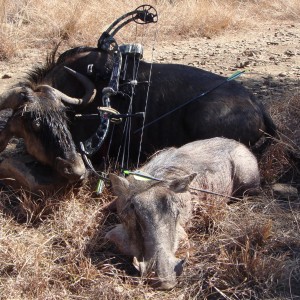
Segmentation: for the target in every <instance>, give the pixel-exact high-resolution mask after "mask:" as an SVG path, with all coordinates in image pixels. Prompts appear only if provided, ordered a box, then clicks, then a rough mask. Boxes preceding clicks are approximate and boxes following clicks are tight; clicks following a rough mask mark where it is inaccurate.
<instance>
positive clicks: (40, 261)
mask: <svg viewBox="0 0 300 300" xmlns="http://www.w3.org/2000/svg"><path fill="white" fill-rule="evenodd" d="M94 186H95V182H91V186H88V185H86V186H84V187H80V188H75V187H74V188H71V189H69V190H68V191H65V192H63V193H62V194H61V195H56V196H51V197H49V196H48V197H44V201H45V202H44V203H45V205H46V206H47V207H48V209H47V210H41V209H36V202H37V201H39V199H35V198H34V197H32V196H28V195H26V194H25V193H23V194H22V195H21V197H19V198H17V199H13V195H11V197H10V200H11V201H10V203H7V199H5V195H6V194H4V193H2V194H1V203H2V204H5V207H2V210H1V211H2V214H1V215H0V223H1V224H0V226H1V227H0V228H1V231H0V262H1V263H0V293H1V299H129V298H132V299H158V298H161V299H168V300H169V299H176V298H179V299H270V298H272V297H275V296H277V297H280V299H290V297H292V295H293V296H296V295H299V292H300V290H299V281H300V272H299V271H300V270H299V260H300V251H299V249H300V240H299V238H298V237H299V234H300V227H299V220H300V213H299V209H300V205H299V201H289V200H280V199H274V196H273V195H272V193H271V192H270V191H269V190H265V191H264V192H263V193H262V195H261V196H260V197H253V198H246V199H244V201H243V202H235V203H231V204H230V205H225V204H224V203H223V204H222V205H220V203H222V201H220V199H213V198H211V199H210V201H207V202H203V203H201V204H198V205H196V206H195V211H194V217H193V219H192V220H191V223H190V225H189V229H188V235H189V240H190V243H191V245H192V247H191V249H190V260H189V261H188V264H187V266H186V269H185V272H184V274H183V275H182V276H181V277H180V278H179V284H178V285H177V286H176V288H174V289H173V290H172V291H169V292H160V291H156V290H153V289H151V288H150V287H148V286H147V285H145V284H144V282H143V280H142V279H141V278H139V277H138V274H137V273H136V271H135V270H134V268H133V267H132V266H131V262H130V258H128V257H124V256H122V255H119V254H118V251H117V250H116V249H115V248H114V246H112V245H111V244H108V243H107V242H106V241H105V240H104V235H105V233H106V232H107V231H108V230H109V229H110V228H111V227H112V226H113V225H114V224H116V222H117V218H116V216H115V215H114V214H111V213H109V212H107V211H105V210H104V209H103V208H104V206H105V204H106V203H109V201H110V200H111V196H110V194H109V192H108V191H105V192H104V194H103V195H101V196H96V195H95V194H94V193H93V192H92V188H91V187H94ZM15 196H17V195H15ZM24 199H25V200H24ZM298 200H299V199H298ZM24 211H25V212H26V213H25V212H24ZM18 212H19V213H20V215H21V216H23V217H22V218H19V219H18V218H17V217H16V216H19V214H18ZM24 215H26V216H27V217H26V218H24ZM241 220H242V222H241ZM182 255H183V253H182Z"/></svg>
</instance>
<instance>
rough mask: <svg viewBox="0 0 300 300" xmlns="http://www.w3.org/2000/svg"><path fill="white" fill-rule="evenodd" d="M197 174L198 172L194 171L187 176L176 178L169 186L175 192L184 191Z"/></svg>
mask: <svg viewBox="0 0 300 300" xmlns="http://www.w3.org/2000/svg"><path fill="white" fill-rule="evenodd" d="M196 176H197V173H192V174H190V175H187V176H185V177H182V178H178V179H174V180H172V181H171V182H170V183H169V188H170V189H171V190H172V191H173V192H175V193H183V192H185V191H186V190H187V189H188V187H189V184H190V183H191V182H192V181H193V179H194V178H195V177H196Z"/></svg>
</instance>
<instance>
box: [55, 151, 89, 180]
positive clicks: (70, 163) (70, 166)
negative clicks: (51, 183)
mask: <svg viewBox="0 0 300 300" xmlns="http://www.w3.org/2000/svg"><path fill="white" fill-rule="evenodd" d="M55 169H56V171H57V172H58V173H59V174H60V175H61V176H63V177H64V178H66V179H67V180H68V181H69V182H70V183H72V182H76V181H80V180H83V179H84V178H85V177H86V173H87V172H86V168H85V165H84V162H83V160H82V158H81V156H80V154H77V155H75V156H74V157H73V158H72V159H64V158H61V157H57V158H56V161H55Z"/></svg>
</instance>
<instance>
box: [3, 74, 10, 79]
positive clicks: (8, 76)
mask: <svg viewBox="0 0 300 300" xmlns="http://www.w3.org/2000/svg"><path fill="white" fill-rule="evenodd" d="M1 78H2V79H8V78H11V76H10V75H8V74H4V75H3V76H2V77H1Z"/></svg>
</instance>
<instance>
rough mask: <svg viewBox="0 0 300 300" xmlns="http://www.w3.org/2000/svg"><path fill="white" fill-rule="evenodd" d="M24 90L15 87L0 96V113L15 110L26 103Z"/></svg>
mask: <svg viewBox="0 0 300 300" xmlns="http://www.w3.org/2000/svg"><path fill="white" fill-rule="evenodd" d="M25 93H26V88H24V87H15V88H13V89H10V90H8V91H6V92H4V93H2V94H1V95H0V111H1V110H3V109H8V108H10V109H13V110H15V109H17V108H19V107H20V106H21V105H23V104H24V102H25V101H26V96H25Z"/></svg>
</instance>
